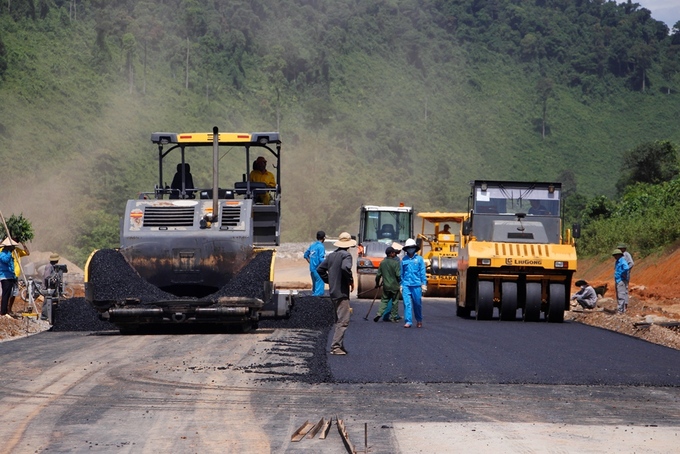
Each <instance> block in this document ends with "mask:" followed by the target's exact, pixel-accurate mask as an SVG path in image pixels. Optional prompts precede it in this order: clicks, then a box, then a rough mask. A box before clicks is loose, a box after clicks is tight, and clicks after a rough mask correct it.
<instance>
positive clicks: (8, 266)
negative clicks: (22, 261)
mask: <svg viewBox="0 0 680 454" xmlns="http://www.w3.org/2000/svg"><path fill="white" fill-rule="evenodd" d="M16 278H17V277H16V274H15V272H14V256H13V255H12V251H11V250H10V249H9V248H2V249H0V279H16Z"/></svg>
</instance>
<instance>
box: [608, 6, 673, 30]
mask: <svg viewBox="0 0 680 454" xmlns="http://www.w3.org/2000/svg"><path fill="white" fill-rule="evenodd" d="M617 3H626V2H622V1H620V0H619V1H617ZM633 3H638V4H640V6H642V7H643V8H647V9H648V10H650V11H651V12H652V17H653V18H654V19H656V20H660V21H664V22H665V23H666V25H668V28H673V25H675V23H676V22H678V21H680V0H633Z"/></svg>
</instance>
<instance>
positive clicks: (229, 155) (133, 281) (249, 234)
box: [85, 127, 294, 332]
mask: <svg viewBox="0 0 680 454" xmlns="http://www.w3.org/2000/svg"><path fill="white" fill-rule="evenodd" d="M151 142H152V144H153V145H154V146H155V147H156V148H157V152H158V183H157V184H156V185H155V188H154V189H153V190H152V191H149V192H141V193H139V194H138V196H137V198H136V199H132V200H128V202H127V205H126V208H125V214H124V216H123V219H122V221H121V234H120V248H118V249H104V250H97V251H94V252H93V253H92V254H91V255H90V257H89V258H88V260H87V263H86V266H85V297H86V299H87V301H89V302H90V304H92V306H94V308H95V309H96V310H97V311H98V312H99V314H100V318H101V319H102V320H107V321H110V322H112V323H114V324H115V325H117V326H118V327H119V328H120V330H121V332H135V331H137V330H138V329H139V328H141V327H143V326H147V325H179V324H212V325H238V326H240V327H242V328H243V329H244V330H248V329H250V328H256V327H257V323H258V321H259V320H260V318H264V317H270V318H280V317H287V316H289V313H290V308H291V306H292V304H293V296H294V293H293V292H290V291H278V290H276V289H275V288H274V285H273V270H274V259H275V254H276V253H275V249H273V247H274V246H277V245H279V243H280V230H279V226H280V218H281V186H280V181H281V140H280V137H279V133H278V132H256V133H220V132H219V131H218V129H217V127H215V128H213V131H212V132H198V133H196V132H191V133H167V132H157V133H153V134H152V135H151ZM211 151H212V159H210V157H211V153H210V152H211ZM259 156H263V157H264V156H266V157H267V158H269V161H270V162H273V163H274V166H273V167H274V169H275V171H276V183H275V186H273V187H271V186H266V185H265V184H264V183H258V182H254V181H250V170H251V168H250V165H251V163H252V162H253V161H254V160H255V159H256V158H257V157H259ZM201 159H202V161H201ZM265 159H266V158H265ZM168 161H169V162H170V163H168ZM189 161H191V163H192V164H195V163H199V162H203V164H204V166H205V168H207V169H210V167H212V185H211V186H209V187H199V188H195V187H193V185H192V184H187V183H188V182H193V181H194V179H193V178H190V175H187V174H185V173H184V172H187V171H188V170H189V166H188V165H185V164H188V162H189ZM175 162H179V164H178V165H177V171H178V173H180V175H178V176H176V178H175V179H174V181H175V182H180V184H178V185H175V184H173V187H169V186H168V185H167V184H166V183H165V181H166V178H165V176H164V170H165V168H166V167H168V166H169V165H170V166H172V168H173V169H174V163H175ZM197 167H198V166H197V165H194V167H193V168H197ZM208 172H209V170H208ZM206 173H207V172H206ZM235 178H236V179H238V181H235V182H234V179H235ZM264 194H268V195H269V196H268V197H262V196H263V195H264ZM263 200H267V201H269V203H268V204H264V203H262V201H263Z"/></svg>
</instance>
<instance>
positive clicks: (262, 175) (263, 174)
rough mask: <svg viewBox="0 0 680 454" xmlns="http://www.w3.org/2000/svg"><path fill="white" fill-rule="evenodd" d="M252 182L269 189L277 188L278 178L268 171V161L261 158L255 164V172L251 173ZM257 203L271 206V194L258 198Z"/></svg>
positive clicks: (261, 195) (267, 193)
mask: <svg viewBox="0 0 680 454" xmlns="http://www.w3.org/2000/svg"><path fill="white" fill-rule="evenodd" d="M250 181H251V182H254V183H264V184H265V185H266V186H267V187H268V188H275V187H276V177H274V174H273V173H271V172H270V171H268V170H267V160H266V159H265V158H264V156H260V157H259V158H257V159H256V160H255V162H253V170H252V171H251V172H250ZM256 201H257V202H259V203H263V204H265V205H269V202H270V201H271V193H270V192H269V191H267V192H265V193H264V194H260V195H258V196H257V198H256Z"/></svg>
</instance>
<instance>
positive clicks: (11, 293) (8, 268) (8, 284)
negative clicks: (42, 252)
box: [0, 236, 30, 318]
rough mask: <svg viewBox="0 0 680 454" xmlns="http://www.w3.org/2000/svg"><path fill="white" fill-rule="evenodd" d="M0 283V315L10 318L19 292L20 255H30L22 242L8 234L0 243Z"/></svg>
mask: <svg viewBox="0 0 680 454" xmlns="http://www.w3.org/2000/svg"><path fill="white" fill-rule="evenodd" d="M0 247H1V249H0V283H1V285H2V303H1V305H0V316H5V317H8V318H12V314H11V312H12V306H13V305H14V300H15V298H16V296H17V294H18V293H19V285H18V284H19V276H20V275H21V262H20V260H21V257H25V256H27V255H30V251H29V250H28V248H27V247H26V245H25V244H24V243H21V244H19V243H17V242H16V241H14V240H13V239H11V238H10V237H9V236H8V237H7V238H5V239H4V240H3V241H2V243H0Z"/></svg>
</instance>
